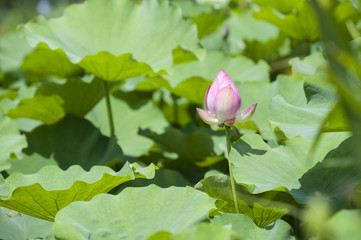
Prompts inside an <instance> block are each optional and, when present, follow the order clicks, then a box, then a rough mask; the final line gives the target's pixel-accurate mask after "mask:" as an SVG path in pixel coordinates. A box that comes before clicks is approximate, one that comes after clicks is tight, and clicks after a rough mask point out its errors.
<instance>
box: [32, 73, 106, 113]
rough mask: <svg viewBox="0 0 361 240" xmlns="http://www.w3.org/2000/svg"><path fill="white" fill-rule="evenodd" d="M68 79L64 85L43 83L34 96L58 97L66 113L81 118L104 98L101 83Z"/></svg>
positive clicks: (98, 81)
mask: <svg viewBox="0 0 361 240" xmlns="http://www.w3.org/2000/svg"><path fill="white" fill-rule="evenodd" d="M89 80H90V81H89V82H86V77H84V78H76V77H74V78H68V79H67V80H66V82H65V83H64V84H57V83H54V82H44V83H43V84H41V85H40V86H39V87H38V89H37V91H36V95H37V96H39V95H41V96H52V95H57V96H60V97H61V99H62V100H63V103H62V107H63V109H64V111H65V112H66V113H70V114H73V115H75V116H78V117H83V116H84V115H85V114H87V113H88V112H89V111H90V110H91V109H92V108H93V107H94V106H95V105H96V104H97V103H98V102H99V101H100V99H101V98H102V97H103V96H104V86H103V82H102V81H101V80H100V79H98V78H93V79H89Z"/></svg>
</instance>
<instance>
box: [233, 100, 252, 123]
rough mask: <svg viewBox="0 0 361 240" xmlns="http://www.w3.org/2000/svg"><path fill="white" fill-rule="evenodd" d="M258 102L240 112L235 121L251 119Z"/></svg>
mask: <svg viewBox="0 0 361 240" xmlns="http://www.w3.org/2000/svg"><path fill="white" fill-rule="evenodd" d="M256 107H257V103H255V104H252V105H251V106H249V107H247V108H245V109H244V110H243V111H240V112H238V114H237V117H236V122H235V123H240V122H245V121H248V120H249V119H251V117H252V116H253V114H254V111H255V110H256Z"/></svg>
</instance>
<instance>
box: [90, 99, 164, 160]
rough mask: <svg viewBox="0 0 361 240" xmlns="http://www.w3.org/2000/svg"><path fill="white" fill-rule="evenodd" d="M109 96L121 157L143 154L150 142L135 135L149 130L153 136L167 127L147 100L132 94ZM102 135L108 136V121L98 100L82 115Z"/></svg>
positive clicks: (102, 102) (103, 106)
mask: <svg viewBox="0 0 361 240" xmlns="http://www.w3.org/2000/svg"><path fill="white" fill-rule="evenodd" d="M115 96H116V97H113V96H111V97H110V100H111V104H112V110H113V118H114V123H115V135H116V137H117V141H118V144H119V145H120V146H121V148H122V150H123V152H124V154H126V155H131V156H140V155H142V154H143V153H145V152H147V151H148V149H149V148H150V147H151V146H152V144H153V142H152V141H151V140H150V139H147V138H146V137H143V136H139V135H138V130H139V128H141V129H147V128H149V129H151V130H152V131H154V132H156V133H161V132H163V130H164V128H165V127H166V126H167V125H168V123H167V121H166V120H165V118H164V117H163V115H162V113H161V111H160V110H159V109H158V108H156V107H155V105H154V104H153V103H152V102H151V101H149V98H148V97H146V98H143V97H142V96H141V95H138V94H136V93H134V92H132V93H131V94H125V93H121V92H117V93H116V94H115ZM86 118H87V119H89V120H90V121H91V122H92V123H93V124H94V125H95V126H97V127H99V128H100V131H101V132H102V134H104V135H106V136H109V132H110V130H109V121H108V117H107V109H106V104H105V101H104V100H103V101H100V102H99V103H98V105H97V106H95V108H94V109H93V110H92V111H91V112H89V113H88V114H87V116H86Z"/></svg>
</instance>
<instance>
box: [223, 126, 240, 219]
mask: <svg viewBox="0 0 361 240" xmlns="http://www.w3.org/2000/svg"><path fill="white" fill-rule="evenodd" d="M229 129H230V127H227V126H226V144H227V145H226V146H227V147H226V158H227V161H228V168H229V177H230V179H231V188H232V195H233V201H234V207H235V208H236V212H237V213H239V210H238V203H237V194H236V184H235V182H234V177H233V172H232V163H231V161H229V153H230V151H231V136H230V134H229V131H230V130H229Z"/></svg>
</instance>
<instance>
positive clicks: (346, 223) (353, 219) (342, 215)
mask: <svg viewBox="0 0 361 240" xmlns="http://www.w3.org/2000/svg"><path fill="white" fill-rule="evenodd" d="M360 224H361V211H360V210H357V209H354V210H346V209H344V210H341V211H339V212H337V213H336V214H335V215H334V216H332V218H331V219H330V220H328V221H327V222H326V223H325V231H326V233H327V234H330V235H331V236H332V239H335V240H342V239H350V240H357V239H359V238H360V237H361V229H360V227H359V226H360Z"/></svg>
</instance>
